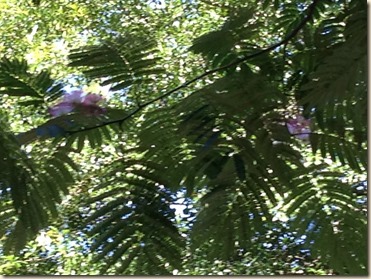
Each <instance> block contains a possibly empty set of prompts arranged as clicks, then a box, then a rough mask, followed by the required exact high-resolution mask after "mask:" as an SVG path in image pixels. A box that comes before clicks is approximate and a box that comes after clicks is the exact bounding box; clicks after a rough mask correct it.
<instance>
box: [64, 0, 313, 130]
mask: <svg viewBox="0 0 371 279" xmlns="http://www.w3.org/2000/svg"><path fill="white" fill-rule="evenodd" d="M319 1H320V0H313V2H312V4H310V5H309V7H308V9H307V11H306V16H305V18H304V19H303V20H302V22H300V24H299V25H298V26H297V27H296V28H295V29H294V30H293V31H292V32H291V33H290V34H289V35H287V36H286V37H285V38H284V39H282V40H281V41H279V42H277V43H275V44H273V45H271V46H269V47H267V48H265V49H263V50H260V51H258V52H255V53H253V54H250V55H247V56H244V57H242V58H240V59H237V60H235V61H233V62H231V63H229V64H227V65H224V66H221V67H218V68H215V69H212V70H209V71H206V72H204V73H203V74H201V75H199V76H197V77H195V78H193V79H191V80H189V81H187V82H185V83H183V84H181V85H179V86H178V87H176V88H174V89H172V90H170V91H168V92H166V93H164V94H162V95H161V96H158V97H156V98H154V99H152V100H150V101H148V102H146V103H144V104H142V105H141V106H139V107H138V108H136V109H135V110H133V111H132V112H131V113H129V114H128V115H126V116H125V117H123V118H121V119H115V120H112V121H107V122H103V123H102V124H100V125H97V126H93V127H86V128H82V129H80V130H77V131H66V132H67V134H68V135H72V134H75V133H79V132H85V131H89V130H92V129H96V128H99V127H103V126H107V125H111V124H115V123H120V124H122V123H123V122H124V121H125V120H127V119H129V118H131V117H132V116H134V115H135V114H137V113H138V112H140V111H141V110H142V109H144V108H145V107H147V106H149V105H151V104H153V103H155V102H157V101H159V100H162V99H164V98H166V97H168V96H169V95H171V94H173V93H174V92H177V91H179V90H180V89H183V88H186V87H187V86H189V85H190V84H192V83H195V82H196V81H198V80H200V79H202V78H204V77H206V76H209V75H211V74H213V73H217V72H220V71H223V70H226V69H228V68H230V67H233V66H236V65H238V64H241V63H243V62H245V61H247V60H249V59H252V58H254V57H257V56H260V55H262V54H264V53H267V52H270V51H272V50H274V49H275V48H277V47H279V46H281V45H283V44H287V43H288V42H290V40H291V39H293V38H294V37H295V36H296V35H297V33H298V32H299V31H300V30H301V29H302V28H303V27H304V26H305V25H306V23H307V22H308V21H309V20H311V18H312V16H313V12H314V9H315V7H316V5H317V3H318V2H319Z"/></svg>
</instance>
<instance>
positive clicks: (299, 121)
mask: <svg viewBox="0 0 371 279" xmlns="http://www.w3.org/2000/svg"><path fill="white" fill-rule="evenodd" d="M286 125H287V129H288V130H289V133H290V134H291V135H294V136H295V137H296V138H298V139H301V140H308V139H309V134H310V132H311V130H310V120H309V119H305V118H304V117H303V116H301V115H297V116H296V117H295V118H294V119H289V120H288V121H287V122H286Z"/></svg>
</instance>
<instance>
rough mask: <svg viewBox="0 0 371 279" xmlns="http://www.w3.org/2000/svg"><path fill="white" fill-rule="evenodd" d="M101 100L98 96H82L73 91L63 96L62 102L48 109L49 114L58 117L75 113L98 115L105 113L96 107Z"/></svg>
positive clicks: (81, 92) (82, 93)
mask: <svg viewBox="0 0 371 279" xmlns="http://www.w3.org/2000/svg"><path fill="white" fill-rule="evenodd" d="M102 100H103V98H102V96H100V95H97V94H92V93H89V94H84V92H83V91H81V90H74V91H72V92H70V93H68V94H65V95H64V96H63V99H62V102H60V103H58V104H56V105H55V106H53V107H51V108H49V113H50V114H51V115H52V116H60V115H63V114H68V113H70V112H72V111H75V112H81V113H84V114H86V115H100V114H102V113H104V112H105V109H104V108H102V107H100V106H99V105H98V103H99V102H101V101H102Z"/></svg>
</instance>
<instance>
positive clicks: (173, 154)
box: [0, 1, 367, 275]
mask: <svg viewBox="0 0 371 279" xmlns="http://www.w3.org/2000/svg"><path fill="white" fill-rule="evenodd" d="M259 5H263V6H264V7H265V8H267V9H268V10H269V12H272V13H275V12H277V13H278V12H279V14H280V17H279V18H278V19H277V20H276V19H274V20H272V19H270V22H269V23H272V24H271V26H267V25H269V24H267V25H264V24H265V23H264V20H265V18H263V19H264V20H263V19H262V20H260V19H259V17H258V16H257V15H255V12H256V11H255V10H254V9H253V8H246V7H240V9H237V8H236V7H235V9H232V8H231V10H230V14H229V16H228V19H227V20H226V22H225V24H224V25H223V26H221V27H220V28H219V29H218V28H216V30H214V31H212V32H210V33H208V34H205V35H202V36H201V37H200V38H198V39H196V40H194V44H193V45H192V46H191V48H190V50H191V51H193V52H194V53H195V54H201V55H202V57H201V59H204V60H205V64H206V65H211V67H213V68H215V67H220V66H222V67H223V66H224V68H223V71H217V70H214V71H211V72H208V73H213V76H212V77H211V74H210V75H209V76H208V75H207V74H202V75H200V76H199V77H198V78H194V79H192V83H193V82H196V81H199V82H198V83H197V87H194V88H196V89H194V88H189V87H187V86H188V85H189V84H190V82H189V83H185V85H184V86H183V87H180V88H182V89H184V91H185V92H184V94H183V95H182V97H179V96H173V95H171V94H170V93H171V92H176V90H173V91H171V90H170V91H168V92H167V93H166V92H165V93H162V94H163V95H160V93H159V91H158V92H157V91H156V92H152V91H151V90H152V89H153V88H157V87H156V85H155V83H156V82H157V80H158V79H160V78H161V77H162V76H161V74H162V73H163V72H164V71H163V67H162V66H161V63H162V61H161V59H160V58H159V57H160V56H159V55H157V42H156V40H155V39H154V37H149V36H148V37H146V38H143V35H142V34H141V35H125V36H123V37H122V38H119V39H117V40H115V41H113V42H105V43H103V44H101V45H96V46H87V47H84V48H82V49H78V50H75V51H73V52H72V53H71V55H70V59H71V64H70V65H71V66H74V67H79V69H81V70H82V72H83V73H84V75H85V76H86V78H87V79H88V80H97V81H98V82H100V83H101V84H102V85H110V86H111V90H112V91H119V92H120V93H122V96H123V97H124V98H125V100H126V101H128V103H129V105H128V107H129V108H126V109H125V110H122V109H117V110H114V109H108V110H107V113H106V114H105V115H103V116H100V117H86V116H83V115H81V114H77V113H75V114H69V115H66V116H61V117H58V118H55V119H51V120H49V121H47V122H45V123H44V124H42V125H39V126H38V127H36V128H34V129H33V130H30V131H29V132H26V133H24V134H21V135H19V137H18V139H19V141H20V142H21V143H23V144H29V143H33V144H37V142H36V141H35V140H36V139H39V140H42V141H43V140H46V139H49V138H51V137H55V140H54V141H53V142H52V143H50V146H52V147H53V152H51V153H50V154H49V156H45V154H41V155H42V158H41V157H40V162H38V163H35V162H34V161H32V160H31V159H32V158H28V157H27V155H26V154H25V153H24V152H23V151H22V150H21V149H20V147H19V146H18V144H17V142H16V140H15V138H14V137H13V135H12V134H11V133H10V132H9V129H8V128H7V127H6V124H5V122H4V124H3V123H2V127H1V131H5V132H4V133H2V136H1V138H0V140H1V142H0V144H1V150H4V151H5V154H6V155H7V156H6V157H4V160H2V161H1V162H0V164H1V165H0V167H1V174H2V180H1V182H0V183H1V185H0V186H1V188H2V191H3V192H2V193H1V194H2V195H1V198H2V199H3V202H2V203H1V206H2V207H3V208H4V209H3V211H2V212H3V213H2V214H0V216H1V217H0V218H1V220H2V222H4V224H6V225H7V226H8V227H7V228H6V229H5V230H4V231H3V234H4V235H6V234H7V232H8V231H7V230H8V228H9V230H10V229H12V230H13V234H11V235H10V237H8V239H9V240H8V243H9V245H10V244H12V245H14V243H15V241H17V244H18V246H15V247H14V248H15V249H19V248H21V247H22V245H23V244H24V243H25V241H26V240H27V238H26V237H24V236H22V235H20V234H21V232H22V233H23V231H24V230H25V229H30V231H31V232H32V233H36V232H37V231H38V230H39V229H40V228H42V227H45V226H46V225H47V224H48V221H49V220H50V219H51V218H52V217H53V216H56V215H57V213H58V211H57V209H58V208H57V206H56V204H58V203H60V202H61V201H62V199H63V195H65V194H66V193H68V187H67V186H68V184H69V183H71V182H73V181H74V178H75V177H74V174H73V173H72V172H71V170H72V169H73V168H74V163H73V160H71V159H70V157H69V155H71V150H74V151H76V152H83V151H84V150H85V149H84V147H85V142H86V141H88V142H89V143H90V147H91V148H94V149H95V150H96V152H97V153H99V151H98V150H99V149H100V147H101V146H103V144H104V143H110V144H111V145H112V146H113V147H114V148H116V149H115V150H116V151H115V154H113V156H112V158H108V159H107V162H106V163H105V164H101V165H99V167H98V170H97V171H95V172H92V173H89V178H88V179H89V181H88V182H86V181H87V180H86V181H85V180H82V181H83V182H86V184H88V187H89V189H88V190H81V191H82V193H83V194H81V197H82V198H81V199H79V200H78V204H79V208H78V210H81V211H82V213H81V216H80V215H79V216H80V217H81V220H80V219H79V218H80V217H78V218H77V220H78V221H79V220H80V221H81V222H82V224H81V226H80V227H79V228H80V229H83V230H85V232H86V233H88V234H90V236H92V239H93V244H92V246H91V247H90V248H91V250H92V251H93V252H94V255H95V261H96V262H98V263H102V264H103V268H102V271H101V272H102V274H138V275H139V274H140V275H142V274H151V275H165V274H171V272H172V270H173V269H178V270H181V269H182V263H183V262H184V261H185V258H186V257H187V254H186V252H185V251H188V252H190V253H199V251H200V250H201V251H202V252H203V257H204V258H203V259H205V260H207V261H215V260H221V261H223V262H235V261H238V260H241V257H242V255H254V256H253V257H252V258H253V259H254V258H258V257H260V256H261V254H260V253H262V252H261V249H258V248H257V247H258V246H259V245H258V244H257V239H264V238H267V239H268V238H269V237H270V235H271V234H272V231H273V228H274V227H275V226H276V225H275V222H277V223H278V222H280V221H277V220H280V219H283V220H284V221H281V223H280V225H281V224H282V223H285V224H286V223H287V224H289V227H290V229H291V230H292V231H293V232H295V233H297V234H298V237H299V236H301V235H305V236H306V242H305V244H303V246H304V247H305V248H308V249H309V250H310V251H311V253H312V256H313V259H320V261H321V264H326V265H327V266H328V267H329V269H331V270H334V271H335V272H336V273H337V274H341V275H365V274H366V273H367V268H366V266H367V254H366V252H367V251H366V227H367V226H366V224H367V223H366V217H365V214H364V213H363V205H362V204H360V202H359V201H357V197H356V196H355V195H354V194H353V190H352V187H353V186H354V185H355V184H356V183H358V182H359V181H352V180H357V179H361V178H359V177H362V175H364V173H365V171H366V168H367V159H366V145H367V134H366V130H367V129H366V127H367V121H366V115H367V113H366V112H367V105H366V100H367V98H366V93H367V92H366V81H367V78H366V73H367V70H366V69H367V67H366V53H367V49H366V40H365V39H366V12H365V10H364V6H365V5H364V3H361V1H350V3H349V6H347V5H345V4H343V3H342V1H313V2H309V1H306V2H305V3H302V1H290V3H285V1H273V2H271V1H270V2H269V1H263V2H262V3H261V4H259ZM237 7H239V6H237ZM307 7H309V8H308V9H309V11H307V10H306V8H307ZM261 28H262V29H264V31H269V32H273V33H274V34H276V32H277V34H279V35H277V37H282V36H283V37H284V38H286V39H285V40H282V38H281V40H279V39H277V40H276V37H274V41H272V42H271V41H268V42H266V40H261V36H262V33H263V32H262V31H261ZM297 28H298V29H297ZM296 29H297V30H296ZM295 30H296V31H295ZM294 31H295V32H294ZM138 34H139V33H138ZM290 34H293V35H292V37H286V36H291V35H290ZM272 38H273V37H270V40H273V39H272ZM277 41H278V42H282V43H281V44H280V43H277ZM272 46H273V47H272ZM252 53H254V54H255V55H254V56H253V57H251V59H248V58H249V57H250V56H249V55H251V54H252ZM243 57H245V58H243ZM233 61H239V63H234V64H231V65H232V66H231V67H226V65H229V64H230V63H231V62H233ZM1 67H2V68H3V70H2V72H1V73H4V74H3V76H2V80H1V82H2V84H1V86H2V90H3V92H4V93H5V92H9V93H7V94H9V95H12V96H29V97H32V98H35V99H37V100H39V99H40V100H41V98H43V97H42V96H45V94H44V93H45V92H48V88H50V87H52V85H53V84H54V83H53V82H51V80H50V79H49V77H48V76H47V75H46V74H39V75H37V76H36V79H37V80H38V82H37V83H35V84H34V85H33V86H31V87H30V86H29V85H31V84H32V82H31V81H30V79H27V78H23V77H28V78H29V74H28V73H27V65H26V64H25V63H23V62H20V61H15V62H13V63H10V62H9V61H7V60H4V62H3V64H2V66H1ZM7 67H8V68H7ZM10 72H11V73H15V74H16V78H14V77H13V76H11V75H9V73H10ZM206 77H208V78H210V79H209V80H206ZM203 78H205V79H203ZM43 79H45V82H44V81H43ZM39 84H40V88H39V87H38V85H39ZM36 85H37V86H36ZM20 88H21V89H22V90H20ZM52 88H54V87H52ZM57 91H58V90H55V92H57ZM53 92H54V91H53ZM58 92H59V93H61V91H58ZM169 92H170V93H169ZM59 93H58V94H59ZM166 98H168V99H169V103H166V100H165V99H166ZM130 109H132V110H130ZM301 114H303V115H304V116H305V117H306V118H309V119H311V120H310V121H311V130H312V132H311V133H310V136H309V140H308V141H302V140H300V139H298V138H296V137H295V136H294V135H290V133H289V132H288V130H287V126H286V122H287V119H288V118H291V117H293V116H298V115H301ZM3 126H4V127H3ZM55 126H57V127H60V130H58V131H61V134H58V135H57V136H58V137H57V136H56V135H55V134H53V135H52V134H51V133H50V132H51V130H50V129H49V128H50V127H55ZM43 129H44V130H43ZM45 129H46V132H43V131H45ZM48 129H49V130H48ZM40 131H41V132H42V133H41V134H40ZM53 132H54V130H53ZM123 140H125V145H124V144H123V143H122V141H123ZM44 142H46V141H44ZM97 156H98V155H97ZM35 159H36V158H35ZM9 162H10V163H9ZM336 164H337V165H336ZM14 172H16V173H19V175H17V176H13V175H11V174H12V173H14ZM352 176H354V177H352ZM53 181H55V183H54V184H52V183H53ZM8 192H9V193H8ZM179 193H181V194H183V195H186V198H187V199H190V200H192V202H193V205H192V206H194V208H193V209H192V210H193V211H192V210H191V211H192V217H190V218H188V217H184V216H183V217H179V216H176V214H175V213H174V210H173V209H172V208H171V206H172V205H173V204H174V203H176V200H177V198H176V195H179ZM75 213H76V212H75ZM188 213H189V211H188ZM184 215H187V216H188V215H189V214H184ZM281 215H283V216H284V217H282V216H281ZM280 216H281V217H280ZM179 220H180V221H179ZM78 221H77V222H78ZM278 226H279V225H278V224H277V227H278ZM272 227H273V228H272ZM27 237H28V236H27ZM257 245H258V246H257ZM11 247H13V246H11ZM204 247H207V248H206V249H205V248H204ZM260 248H261V247H260ZM281 248H282V247H281ZM203 249H205V250H203ZM276 249H277V251H275V252H276V253H277V255H278V257H283V258H284V256H282V254H284V252H283V251H284V250H285V249H284V248H282V249H281V250H279V249H278V248H277V247H276ZM292 253H293V254H292V255H296V253H298V252H297V251H294V250H292ZM262 254H264V253H262ZM255 255H257V256H256V257H255ZM269 272H270V271H269Z"/></svg>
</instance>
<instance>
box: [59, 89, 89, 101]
mask: <svg viewBox="0 0 371 279" xmlns="http://www.w3.org/2000/svg"><path fill="white" fill-rule="evenodd" d="M83 94H84V92H83V91H81V90H74V91H72V92H71V93H68V94H65V95H64V96H63V102H67V103H81V102H82V101H83V100H84V97H83Z"/></svg>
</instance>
